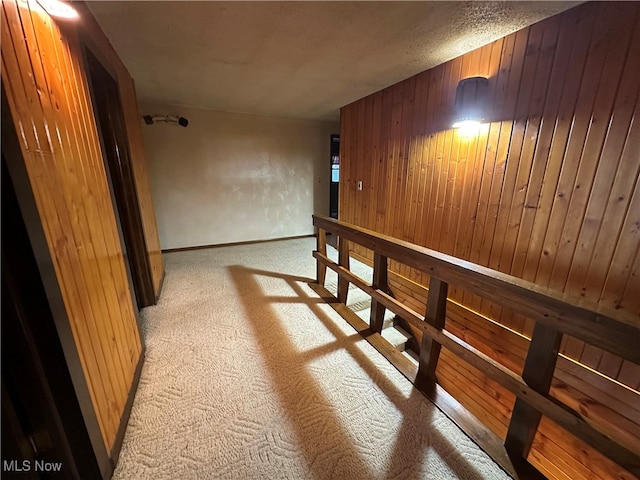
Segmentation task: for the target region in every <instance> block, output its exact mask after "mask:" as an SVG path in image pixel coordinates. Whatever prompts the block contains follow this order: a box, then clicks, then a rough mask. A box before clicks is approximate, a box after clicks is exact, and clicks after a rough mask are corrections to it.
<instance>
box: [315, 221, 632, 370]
mask: <svg viewBox="0 0 640 480" xmlns="http://www.w3.org/2000/svg"><path fill="white" fill-rule="evenodd" d="M313 224H314V225H315V226H316V227H318V228H321V229H323V230H325V231H328V232H332V233H334V234H336V235H338V236H339V237H340V238H344V239H346V240H349V241H352V242H354V243H357V244H358V245H362V246H363V247H365V248H368V249H370V250H373V251H374V252H377V253H379V254H381V255H384V256H386V257H388V258H392V259H394V260H397V261H398V262H400V263H403V264H405V265H408V266H411V267H412V268H415V269H417V270H420V271H422V272H425V273H427V274H429V275H430V276H433V277H436V278H438V279H440V280H442V281H445V282H447V283H451V284H454V285H457V286H459V287H462V288H464V289H465V290H468V291H469V292H471V293H474V294H477V295H479V296H481V297H484V298H489V299H491V300H492V301H494V302H495V303H499V304H502V305H507V306H508V307H509V308H511V309H512V310H514V311H517V312H519V313H522V314H523V315H525V316H526V317H528V318H531V319H532V320H534V321H536V322H540V323H542V324H544V325H548V326H550V327H552V328H554V329H556V330H557V331H559V332H561V333H566V334H568V335H572V336H574V337H576V338H579V339H581V340H584V341H585V342H587V343H590V344H591V345H595V346H597V347H600V348H602V349H604V350H607V351H609V352H611V353H614V354H615V355H618V356H620V357H622V358H625V359H627V360H630V361H631V362H634V363H638V364H640V319H639V318H638V317H636V316H633V315H631V314H629V313H627V312H623V311H620V310H614V309H612V308H605V307H603V306H601V305H598V304H597V303H594V302H591V301H589V300H587V299H577V298H575V297H571V296H569V295H565V294H563V293H561V292H558V291H557V290H552V289H550V288H546V287H542V286H540V285H536V284H535V283H532V282H528V281H526V280H522V279H520V278H517V277H514V276H511V275H507V274H505V273H502V272H498V271H496V270H491V269H490V268H487V267H483V266H481V265H476V264H474V263H471V262H467V261H465V260H461V259H459V258H455V257H452V256H450V255H446V254H444V253H441V252H437V251H435V250H430V249H428V248H425V247H421V246H418V245H414V244H412V243H409V242H405V241H402V240H398V239H396V238H393V237H389V236H387V235H382V234H380V233H376V232H373V231H371V230H367V229H365V228H361V227H357V226H355V225H350V224H347V223H344V222H340V221H338V220H334V219H333V218H329V217H325V216H322V215H314V216H313Z"/></svg>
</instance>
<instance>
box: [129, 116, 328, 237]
mask: <svg viewBox="0 0 640 480" xmlns="http://www.w3.org/2000/svg"><path fill="white" fill-rule="evenodd" d="M141 113H142V114H158V115H160V114H169V115H180V116H183V117H185V118H187V119H188V120H189V126H188V127H187V128H183V127H179V126H177V125H173V124H154V125H143V127H142V128H143V130H142V131H143V136H144V143H145V153H146V156H147V162H148V165H149V178H150V182H151V189H152V194H153V201H154V206H155V209H156V217H157V221H158V231H159V234H160V243H161V246H162V248H163V249H170V248H182V247H192V246H199V245H216V244H222V243H231V242H242V241H252V240H268V239H273V238H282V237H290V236H296V235H307V234H311V233H313V227H312V224H311V215H312V213H322V214H327V213H328V211H329V172H330V163H329V162H330V160H329V143H330V138H329V135H330V134H331V133H338V132H339V125H338V124H336V123H326V122H315V121H307V120H293V119H285V118H276V117H268V116H259V115H245V114H236V113H227V112H218V111H212V110H201V109H195V108H184V107H167V106H160V105H152V104H142V105H141Z"/></svg>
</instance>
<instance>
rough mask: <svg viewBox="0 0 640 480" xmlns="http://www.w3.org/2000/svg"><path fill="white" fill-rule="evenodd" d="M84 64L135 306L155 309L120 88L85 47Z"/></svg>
mask: <svg viewBox="0 0 640 480" xmlns="http://www.w3.org/2000/svg"><path fill="white" fill-rule="evenodd" d="M83 60H84V66H85V71H86V72H87V83H88V85H89V92H90V94H91V103H92V108H93V113H94V117H95V121H96V127H97V131H98V137H99V139H100V147H101V151H102V159H103V163H104V168H105V171H106V174H107V181H108V184H109V192H110V195H111V202H112V204H113V208H114V213H115V216H116V223H117V226H118V233H119V236H120V244H121V246H122V252H123V255H124V257H125V266H126V267H127V273H128V277H129V284H130V286H131V287H133V288H131V289H130V290H131V293H132V296H133V302H134V305H137V306H138V309H142V308H144V307H148V306H150V305H155V304H156V295H155V292H154V288H153V276H152V269H151V261H150V259H149V252H148V249H147V242H146V238H145V235H144V225H143V221H142V215H141V212H140V202H139V199H138V191H137V187H136V180H135V174H134V170H133V164H132V161H131V153H130V149H129V140H128V136H127V130H126V126H125V122H124V113H123V108H122V103H121V96H120V91H119V85H118V81H117V78H115V77H114V75H113V74H112V73H111V72H110V71H109V69H107V68H106V67H105V65H104V63H103V62H102V61H101V60H100V56H98V55H96V54H95V53H94V52H93V50H92V49H91V48H90V47H89V46H88V45H86V44H85V45H84V47H83ZM115 147H117V148H115Z"/></svg>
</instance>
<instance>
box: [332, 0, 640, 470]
mask: <svg viewBox="0 0 640 480" xmlns="http://www.w3.org/2000/svg"><path fill="white" fill-rule="evenodd" d="M476 75H481V76H486V77H488V78H489V81H490V103H491V107H490V110H489V118H490V122H489V123H487V124H485V125H483V126H482V128H481V130H480V132H479V134H478V135H477V136H475V137H471V138H463V137H461V136H460V134H459V132H458V131H454V130H452V129H450V127H449V125H450V124H451V121H452V115H453V104H454V98H455V89H456V86H457V83H458V81H459V80H461V79H463V78H466V77H469V76H476ZM639 76H640V4H638V3H632V2H629V3H624V2H600V3H588V4H584V5H580V6H578V7H576V8H573V9H571V10H569V11H567V12H564V13H562V14H560V15H557V16H555V17H552V18H549V19H547V20H545V21H542V22H539V23H537V24H535V25H532V26H531V27H529V28H526V29H523V30H521V31H518V32H516V33H514V34H512V35H509V36H507V37H505V38H502V39H500V40H498V41H496V42H493V43H492V44H489V45H487V46H485V47H482V48H479V49H477V50H475V51H473V52H470V53H468V54H466V55H463V56H461V57H458V58H455V59H453V60H451V61H449V62H447V63H445V64H442V65H440V66H438V67H435V68H433V69H431V70H428V71H425V72H422V73H420V74H418V75H416V76H414V77H411V78H409V79H407V80H405V81H403V82H400V83H398V84H396V85H393V86H390V87H388V88H386V89H384V90H382V91H380V92H377V93H375V94H373V95H370V96H368V97H366V98H364V99H361V100H359V101H357V102H354V103H352V104H350V105H348V106H346V107H343V109H342V111H341V146H342V149H341V157H342V158H341V164H342V169H343V172H342V175H341V182H340V212H339V215H340V219H341V220H343V221H346V222H349V223H353V224H356V225H359V226H362V227H365V228H369V229H372V230H375V231H378V232H381V233H384V234H387V235H391V236H394V237H396V238H400V239H403V240H407V241H410V242H413V243H416V244H419V245H424V246H426V247H429V248H432V249H435V250H439V251H442V252H445V253H447V254H451V255H454V256H456V257H459V258H463V259H466V260H470V261H472V262H474V263H478V264H481V265H485V266H488V267H490V268H493V269H496V270H500V271H502V272H506V273H509V274H511V275H515V276H518V277H521V278H524V279H526V280H530V281H534V282H536V283H539V284H541V285H545V286H550V287H552V288H555V289H557V290H560V291H563V292H566V293H568V294H570V295H574V296H585V297H588V298H590V299H596V300H598V301H599V302H600V303H602V304H604V305H607V306H613V307H615V308H620V309H624V310H626V311H628V312H630V313H632V314H634V315H638V314H640V295H639V294H638V293H639V292H640V228H639V225H640V182H638V176H639V174H640V126H639V123H640V115H639V114H638V112H639V109H640V103H639V99H638V97H639V92H640V82H638V80H637V79H638V78H639ZM360 180H361V181H362V182H363V185H364V187H363V190H362V191H358V190H357V182H358V181H360ZM353 254H354V255H355V256H356V257H361V258H364V259H368V260H369V261H370V260H372V257H371V253H370V252H368V251H365V250H364V249H359V248H355V249H354V251H353ZM391 269H392V270H393V272H394V273H392V274H391V275H390V283H391V286H392V289H393V291H394V293H395V295H396V297H397V298H401V299H403V301H405V302H406V303H407V304H409V305H412V306H413V308H414V309H416V310H418V311H424V304H425V301H426V289H425V286H427V285H428V277H427V276H426V275H424V274H421V273H420V272H416V271H413V270H411V269H409V268H407V267H405V266H402V265H398V264H397V263H393V262H392V263H391ZM449 301H450V302H451V303H452V304H453V308H449V309H448V310H449V312H450V313H449V316H448V318H447V328H448V329H450V330H452V331H454V332H455V333H456V335H459V336H461V337H462V338H465V339H466V340H467V341H468V342H469V343H471V344H472V345H474V346H476V348H479V349H480V350H482V351H483V352H485V353H487V354H488V355H491V356H492V357H493V358H496V359H497V360H499V361H501V362H503V363H504V364H505V365H507V366H509V367H510V368H512V369H513V370H514V371H516V372H518V373H520V371H521V368H522V365H523V361H524V357H525V355H526V351H527V348H528V338H529V336H530V334H531V330H532V325H533V323H532V321H531V320H529V319H526V318H522V317H520V316H518V315H515V314H513V313H512V312H510V311H509V310H508V309H504V308H500V307H498V306H496V305H494V304H492V303H491V302H488V301H486V300H482V299H480V298H478V297H476V296H474V295H470V294H468V293H467V292H464V291H461V290H460V289H452V290H451V291H450V292H449ZM562 353H563V355H564V358H563V359H562V360H561V361H560V364H559V366H558V368H557V370H556V378H555V381H554V386H553V388H552V393H553V394H554V395H557V396H559V397H562V398H563V399H564V400H565V401H567V402H569V403H570V404H571V405H573V406H574V408H576V409H577V410H579V411H581V412H585V414H586V415H588V416H590V417H591V418H600V419H601V420H603V421H604V422H605V423H607V424H608V426H609V427H610V428H613V429H616V430H618V431H621V432H623V434H625V435H626V436H628V437H629V438H630V439H631V440H632V441H633V442H635V444H636V445H640V443H638V439H639V438H640V433H639V432H640V429H639V428H640V427H639V426H638V425H640V396H639V395H638V389H639V387H640V366H638V365H635V364H632V363H630V362H626V361H625V362H623V361H621V359H620V358H618V357H616V356H615V355H612V354H608V353H604V352H602V351H601V350H599V349H597V348H595V347H593V346H590V345H585V344H584V343H582V342H578V341H577V340H575V339H572V338H565V339H564V340H563V344H562ZM438 378H439V381H440V383H441V384H442V385H443V386H445V388H447V389H448V390H449V391H450V392H451V393H452V394H454V396H456V398H458V399H459V400H460V401H461V402H462V403H463V404H464V405H465V406H466V407H467V408H468V409H469V410H471V411H472V412H473V413H475V414H476V415H477V416H478V417H479V418H481V419H482V420H483V421H485V423H486V424H487V425H488V426H489V427H490V428H491V429H492V430H493V431H494V432H495V433H497V434H498V435H501V436H502V437H503V438H504V435H505V433H506V428H507V425H508V418H509V414H510V411H511V409H512V408H513V401H514V399H513V396H512V395H511V394H509V393H508V392H506V391H505V390H504V389H501V388H500V387H499V386H497V385H495V384H494V383H493V382H492V381H491V380H489V379H487V378H485V377H483V376H482V375H480V374H479V373H478V372H477V371H474V370H473V368H472V367H470V366H468V365H465V364H463V362H460V361H458V360H456V359H455V357H453V355H450V354H449V352H446V351H444V352H443V356H442V357H441V363H440V365H439V367H438ZM639 448H640V447H639ZM530 461H532V463H534V464H535V465H536V466H538V468H540V469H541V470H542V471H543V472H544V473H545V474H546V475H547V476H549V477H550V478H563V479H565V478H566V479H580V478H603V479H605V478H632V477H631V476H630V474H629V473H628V472H625V471H623V470H622V469H621V468H619V467H618V466H616V465H614V464H612V463H611V462H610V461H608V460H606V459H604V458H603V457H602V456H601V455H599V454H597V453H595V452H592V451H591V449H589V448H588V447H586V446H585V445H584V444H582V443H581V442H579V441H577V440H576V439H575V438H574V437H572V436H571V435H570V434H568V433H567V432H564V431H562V430H561V429H559V428H558V427H557V426H555V425H554V424H553V423H552V422H549V421H547V420H544V421H543V423H542V426H541V428H540V430H539V433H538V437H537V438H536V442H535V444H534V448H533V451H532V453H531V455H530Z"/></svg>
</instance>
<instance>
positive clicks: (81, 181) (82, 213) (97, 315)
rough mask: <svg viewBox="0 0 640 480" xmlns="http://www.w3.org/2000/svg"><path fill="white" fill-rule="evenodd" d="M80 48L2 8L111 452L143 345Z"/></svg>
mask: <svg viewBox="0 0 640 480" xmlns="http://www.w3.org/2000/svg"><path fill="white" fill-rule="evenodd" d="M81 45H82V43H81V39H80V35H79V33H78V31H77V30H76V29H75V28H74V27H72V26H69V25H67V26H65V27H64V28H62V27H59V26H58V25H57V24H56V23H55V22H53V21H52V20H51V19H50V17H49V16H48V15H46V14H45V13H44V12H43V11H42V10H41V9H40V8H39V7H38V6H37V4H36V3H35V2H34V3H27V2H19V3H17V2H13V1H3V2H2V43H1V48H2V82H3V86H4V88H5V90H6V93H7V98H8V102H9V106H10V109H11V114H12V117H13V121H14V123H15V126H16V130H17V132H18V136H19V140H20V147H21V151H22V156H23V159H24V162H25V166H26V169H27V172H28V175H29V178H30V182H31V188H32V190H33V193H34V197H35V200H36V205H37V208H38V213H39V216H40V219H41V222H42V226H43V229H44V232H45V237H46V240H47V243H48V246H49V249H50V253H51V257H52V258H53V260H54V269H55V273H56V277H57V280H58V283H59V285H60V289H61V292H62V295H63V300H64V304H65V308H66V310H67V314H68V316H69V318H70V320H71V330H72V332H73V335H74V339H75V343H76V345H77V348H78V352H79V356H80V361H81V364H82V369H83V372H84V375H85V377H86V379H87V383H88V386H89V391H90V396H91V401H92V403H93V406H94V409H95V411H96V414H97V417H98V423H99V426H100V429H101V433H102V438H103V441H104V444H105V448H106V451H107V452H111V449H112V447H113V445H114V441H115V438H116V435H117V432H118V428H119V426H120V422H121V418H122V416H123V412H124V408H125V404H126V402H127V396H128V395H129V392H130V388H131V385H132V382H133V376H134V372H135V368H136V365H137V364H138V361H139V359H140V356H141V352H142V345H141V340H140V336H139V334H138V330H137V326H136V316H135V311H134V307H133V305H132V302H131V295H130V290H129V288H130V286H129V283H128V279H127V273H126V269H125V263H124V257H123V254H122V249H121V245H120V239H119V235H118V230H117V225H116V218H115V213H114V210H113V205H112V203H111V197H110V193H109V186H108V183H107V177H106V173H105V167H104V164H103V159H102V153H101V150H100V142H99V138H98V133H97V129H96V124H95V117H94V112H93V109H92V107H91V99H90V94H89V87H88V84H87V76H86V72H85V70H84V63H83V58H82V50H81ZM5 120H6V121H9V119H4V118H3V121H5Z"/></svg>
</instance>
